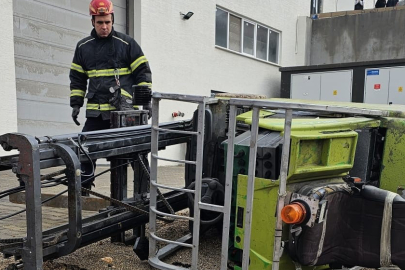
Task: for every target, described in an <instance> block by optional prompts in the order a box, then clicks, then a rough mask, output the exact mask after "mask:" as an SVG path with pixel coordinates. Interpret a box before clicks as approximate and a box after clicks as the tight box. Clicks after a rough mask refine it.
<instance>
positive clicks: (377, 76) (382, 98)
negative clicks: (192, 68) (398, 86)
mask: <svg viewBox="0 0 405 270" xmlns="http://www.w3.org/2000/svg"><path fill="white" fill-rule="evenodd" d="M365 72H366V74H365V77H366V78H365V84H364V85H365V86H364V103H374V104H388V86H389V69H386V68H381V69H380V68H368V69H366V71H365Z"/></svg>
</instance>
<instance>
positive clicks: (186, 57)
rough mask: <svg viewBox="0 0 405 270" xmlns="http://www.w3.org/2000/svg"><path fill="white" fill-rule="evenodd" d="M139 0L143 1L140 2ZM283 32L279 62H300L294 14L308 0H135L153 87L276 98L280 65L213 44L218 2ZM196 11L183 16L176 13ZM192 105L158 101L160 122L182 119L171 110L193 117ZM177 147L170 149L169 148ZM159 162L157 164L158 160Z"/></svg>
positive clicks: (302, 11) (304, 10)
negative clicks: (173, 114) (160, 102)
mask: <svg viewBox="0 0 405 270" xmlns="http://www.w3.org/2000/svg"><path fill="white" fill-rule="evenodd" d="M139 3H141V5H139ZM217 5H218V6H220V7H222V8H224V9H226V10H228V11H230V12H231V13H234V14H238V15H240V16H242V17H244V18H247V19H251V20H253V21H255V22H259V23H262V24H264V25H267V26H269V27H272V28H274V29H276V30H278V31H280V32H281V35H280V38H281V48H280V52H281V57H280V65H281V66H288V65H302V64H304V62H303V61H304V58H305V56H303V55H304V53H305V50H303V49H302V48H300V50H298V49H297V47H298V46H299V45H300V42H301V41H299V40H297V35H298V33H297V32H296V31H297V25H298V16H309V11H310V1H309V0H308V1H293V2H291V1H271V2H269V1H264V0H243V1H234V0H205V1H197V0H192V1H166V0H154V1H147V0H135V9H136V7H138V8H141V10H142V11H141V12H139V10H138V11H137V10H135V12H134V14H138V15H141V17H142V18H141V20H140V21H139V20H137V19H135V22H137V21H138V23H141V26H140V29H139V26H135V30H136V29H138V31H140V33H139V32H138V33H135V34H134V36H135V37H136V38H137V39H138V40H141V46H142V49H143V51H144V53H145V55H146V57H147V58H148V60H149V62H150V65H151V69H152V73H153V90H154V91H157V92H168V93H181V94H190V95H204V96H209V95H210V91H211V90H218V91H224V92H231V93H251V94H261V95H267V96H268V97H278V96H279V95H280V93H279V92H280V73H279V71H278V69H279V66H278V65H274V64H270V63H265V62H262V61H258V60H255V59H252V58H250V57H246V56H242V55H240V54H237V53H232V52H231V51H229V50H225V49H221V48H219V47H216V46H215V18H216V16H215V15H216V13H215V12H216V6H217ZM188 11H192V12H194V15H193V17H191V18H190V19H189V20H182V19H181V17H180V12H183V13H187V12H188ZM195 108H196V107H195V106H194V105H189V104H184V103H175V102H164V101H162V106H161V109H160V111H161V113H160V121H161V122H164V121H173V120H180V119H178V118H176V119H173V118H172V117H171V114H172V112H174V111H181V112H184V113H185V116H184V119H189V118H191V117H192V113H193V111H194V110H195ZM177 151H181V150H175V149H170V152H171V153H173V152H177ZM159 164H160V163H159Z"/></svg>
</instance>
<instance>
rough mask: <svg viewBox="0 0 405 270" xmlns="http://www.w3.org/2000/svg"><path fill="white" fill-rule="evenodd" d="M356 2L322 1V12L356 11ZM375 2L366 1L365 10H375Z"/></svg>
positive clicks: (348, 0) (347, 0)
mask: <svg viewBox="0 0 405 270" xmlns="http://www.w3.org/2000/svg"><path fill="white" fill-rule="evenodd" d="M354 2H355V1H354V0H322V12H323V13H325V12H336V11H347V10H354ZM374 6H375V0H364V8H365V9H370V8H374Z"/></svg>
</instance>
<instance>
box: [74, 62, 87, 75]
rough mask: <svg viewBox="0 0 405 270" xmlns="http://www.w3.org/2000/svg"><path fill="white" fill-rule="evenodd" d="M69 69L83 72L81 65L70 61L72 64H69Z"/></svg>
mask: <svg viewBox="0 0 405 270" xmlns="http://www.w3.org/2000/svg"><path fill="white" fill-rule="evenodd" d="M70 69H73V70H76V71H78V72H80V73H85V72H84V70H83V68H82V67H81V66H79V65H78V64H75V63H72V65H71V66H70Z"/></svg>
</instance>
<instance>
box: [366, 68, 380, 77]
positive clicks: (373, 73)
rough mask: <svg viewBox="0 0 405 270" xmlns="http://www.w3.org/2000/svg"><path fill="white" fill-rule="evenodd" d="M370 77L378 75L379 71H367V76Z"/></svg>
mask: <svg viewBox="0 0 405 270" xmlns="http://www.w3.org/2000/svg"><path fill="white" fill-rule="evenodd" d="M372 75H380V70H379V69H369V70H367V76H372Z"/></svg>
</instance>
